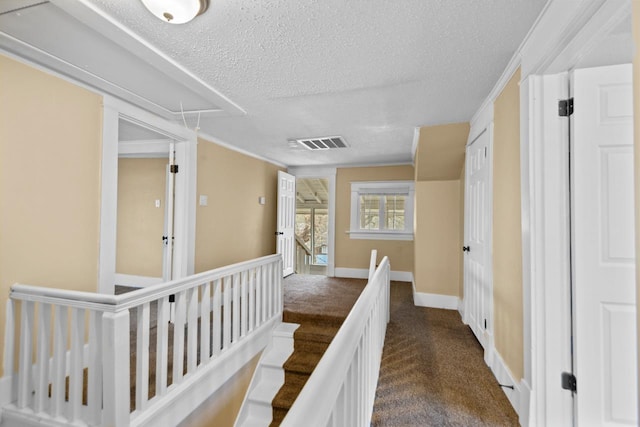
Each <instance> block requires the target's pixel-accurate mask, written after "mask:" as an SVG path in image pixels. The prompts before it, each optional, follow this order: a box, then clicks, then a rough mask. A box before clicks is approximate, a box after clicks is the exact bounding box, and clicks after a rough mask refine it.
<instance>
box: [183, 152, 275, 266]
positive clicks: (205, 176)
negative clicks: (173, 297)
mask: <svg viewBox="0 0 640 427" xmlns="http://www.w3.org/2000/svg"><path fill="white" fill-rule="evenodd" d="M278 170H279V168H278V167H277V166H274V165H273V164H271V163H267V162H264V161H262V160H258V159H255V158H253V157H249V156H246V155H244V154H240V153H238V152H235V151H232V150H229V149H227V148H224V147H222V146H220V145H217V144H214V143H212V142H209V141H205V140H203V139H200V140H199V141H198V178H197V179H198V184H197V194H198V197H199V196H200V195H206V196H208V199H209V201H208V206H198V207H197V212H196V254H195V271H196V272H201V271H206V270H210V269H212V268H216V267H221V266H224V265H228V264H232V263H236V262H240V261H245V260H248V259H253V258H257V257H260V256H264V255H270V254H273V253H275V251H276V239H275V234H274V233H275V231H276V209H277V200H276V190H277V180H278ZM260 196H265V197H266V204H264V205H260V204H258V197H260Z"/></svg>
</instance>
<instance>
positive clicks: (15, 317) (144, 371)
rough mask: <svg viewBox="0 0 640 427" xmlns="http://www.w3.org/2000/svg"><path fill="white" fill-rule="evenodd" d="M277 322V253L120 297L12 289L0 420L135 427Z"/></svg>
mask: <svg viewBox="0 0 640 427" xmlns="http://www.w3.org/2000/svg"><path fill="white" fill-rule="evenodd" d="M173 301H174V303H172V302H173ZM171 305H173V306H174V307H171ZM171 310H173V316H174V322H173V323H170V322H169V315H170V311H171ZM205 313H206V314H205ZM203 314H205V315H204V316H203ZM281 316H282V258H281V257H280V256H278V255H271V256H267V257H263V258H258V259H256V260H252V261H247V262H243V263H238V264H234V265H230V266H227V267H223V268H219V269H215V270H211V271H207V272H204V273H200V274H196V275H193V276H190V277H187V278H184V279H180V280H175V281H172V282H169V283H164V284H159V285H154V286H150V287H147V288H144V289H139V290H136V291H133V292H129V293H126V294H122V295H101V294H92V293H86V292H74V291H65V290H59V289H50V288H41V287H35V286H27V285H20V284H16V285H14V286H12V288H11V295H10V299H9V300H8V302H7V323H6V334H5V349H4V350H5V352H4V375H5V378H4V379H3V380H4V381H5V382H6V380H7V377H10V379H9V381H10V382H11V384H12V399H11V400H12V402H11V404H9V405H5V407H4V408H3V412H4V416H6V415H7V414H10V415H11V416H13V417H24V418H25V419H30V420H32V421H34V420H37V421H38V422H44V423H45V424H47V425H70V424H73V425H97V426H135V425H140V424H142V423H143V422H142V420H146V421H148V419H149V416H148V412H149V411H154V410H156V409H158V408H161V407H162V406H163V405H166V403H167V402H168V401H172V399H173V400H175V399H176V394H180V393H181V392H184V387H185V386H184V383H186V382H191V383H193V378H194V377H195V376H197V375H198V374H199V373H202V372H204V371H206V370H207V369H209V368H210V367H212V365H215V362H216V360H217V359H228V358H229V357H228V356H224V355H226V354H229V353H233V352H234V351H235V349H236V344H238V343H239V342H241V341H243V339H245V338H247V337H249V336H251V335H252V334H253V333H254V332H256V331H258V330H259V328H260V327H261V326H263V327H266V324H267V323H269V322H273V321H274V319H275V318H278V320H280V319H281ZM130 324H131V325H130ZM170 341H172V343H173V346H172V347H171V346H170V344H169V342H170ZM244 342H247V340H244ZM133 345H135V348H131V346H133ZM242 345H243V344H241V345H240V346H242ZM16 346H18V347H19V352H16V351H15V347H16ZM171 348H172V351H170V349H171ZM150 352H152V353H153V352H155V357H150ZM14 354H17V355H18V357H17V359H14ZM222 356H224V357H222ZM230 357H233V356H230ZM34 362H35V363H34ZM134 375H135V383H132V384H130V382H131V380H130V378H132V377H133V376H134ZM134 396H135V397H134ZM145 413H147V414H145Z"/></svg>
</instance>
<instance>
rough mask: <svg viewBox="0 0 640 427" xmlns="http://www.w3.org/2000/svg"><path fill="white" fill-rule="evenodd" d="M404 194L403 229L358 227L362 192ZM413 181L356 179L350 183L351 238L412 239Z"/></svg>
mask: <svg viewBox="0 0 640 427" xmlns="http://www.w3.org/2000/svg"><path fill="white" fill-rule="evenodd" d="M373 193H376V194H380V193H383V194H404V195H406V196H407V199H406V203H405V211H404V224H405V230H404V231H398V230H361V229H360V221H359V218H360V212H359V211H360V203H359V199H360V195H362V194H373ZM414 193H415V191H414V183H413V181H358V182H352V183H351V228H350V230H349V237H350V238H351V239H369V240H413V210H414V208H413V207H414V201H415V197H414Z"/></svg>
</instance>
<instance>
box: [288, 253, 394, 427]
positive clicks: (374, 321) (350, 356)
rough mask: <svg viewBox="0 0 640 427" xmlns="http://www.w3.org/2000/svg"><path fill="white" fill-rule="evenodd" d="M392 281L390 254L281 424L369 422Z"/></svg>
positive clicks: (357, 423)
mask: <svg viewBox="0 0 640 427" xmlns="http://www.w3.org/2000/svg"><path fill="white" fill-rule="evenodd" d="M372 258H373V257H372ZM389 283H390V267H389V259H388V258H387V257H384V259H383V260H382V262H381V263H380V265H379V267H378V268H377V270H376V271H375V273H374V274H373V276H372V278H371V280H370V281H369V283H368V284H367V286H366V287H365V289H364V291H363V292H362V294H361V295H360V297H359V298H358V300H357V301H356V303H355V305H354V306H353V308H352V310H351V312H350V313H349V315H348V316H347V318H346V319H345V321H344V323H343V325H342V327H341V328H340V330H339V331H338V333H337V334H336V336H335V337H334V339H333V341H332V342H331V344H330V345H329V347H328V348H327V351H326V352H325V354H324V355H323V356H322V359H320V362H319V363H318V365H317V366H316V368H315V369H314V371H313V373H312V374H311V377H310V378H309V380H308V381H307V383H306V384H305V386H304V388H303V389H302V391H301V392H300V394H299V395H298V398H297V399H296V401H295V402H294V403H293V405H292V406H291V409H290V410H289V412H288V413H287V415H286V416H285V418H284V420H283V422H282V424H281V426H282V427H295V426H299V425H306V426H323V427H324V426H327V425H334V426H344V425H349V426H369V425H370V419H371V414H372V411H373V398H374V395H375V387H376V383H377V378H378V373H379V368H380V360H381V355H382V346H383V344H384V335H385V331H386V325H387V322H388V320H389V317H388V306H389ZM350 373H351V375H348V374H350ZM350 381H351V382H350ZM318 396H322V398H319V397H318ZM338 396H342V398H343V399H344V400H343V401H342V402H341V403H339V402H336V400H337V399H338Z"/></svg>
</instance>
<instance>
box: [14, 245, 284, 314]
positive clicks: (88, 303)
mask: <svg viewBox="0 0 640 427" xmlns="http://www.w3.org/2000/svg"><path fill="white" fill-rule="evenodd" d="M280 257H281V256H280V255H267V256H264V257H261V258H257V259H254V260H249V261H242V262H239V263H236V264H231V265H228V266H224V267H220V268H216V269H213V270H208V271H204V272H202V273H197V274H193V275H191V276H188V277H185V278H181V279H176V280H172V281H170V282H165V283H159V284H156V285H151V286H147V287H145V288H141V289H137V290H135V291H131V292H127V293H125V294H120V295H107V294H97V293H92V292H82V291H74V290H65V289H56V288H46V287H42V286H33V285H26V284H21V283H16V284H14V285H13V286H11V290H10V298H12V299H17V300H24V301H32V302H43V303H52V302H53V300H56V302H57V303H62V302H65V301H66V302H67V303H68V305H69V306H70V307H74V308H86V309H91V310H101V311H105V312H116V311H121V310H126V309H129V308H131V307H135V306H137V305H141V304H144V303H146V302H151V301H154V300H156V299H158V298H161V297H165V296H168V295H173V294H175V293H176V292H180V291H183V290H185V289H188V288H190V287H193V286H195V285H197V284H198V283H201V282H203V281H205V280H207V281H212V280H216V279H219V278H221V277H225V276H229V275H233V274H237V273H239V272H241V271H243V270H245V269H246V268H247V267H251V268H254V267H259V266H262V265H266V264H269V263H272V262H274V261H277V260H278V259H280ZM112 306H117V307H112Z"/></svg>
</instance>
